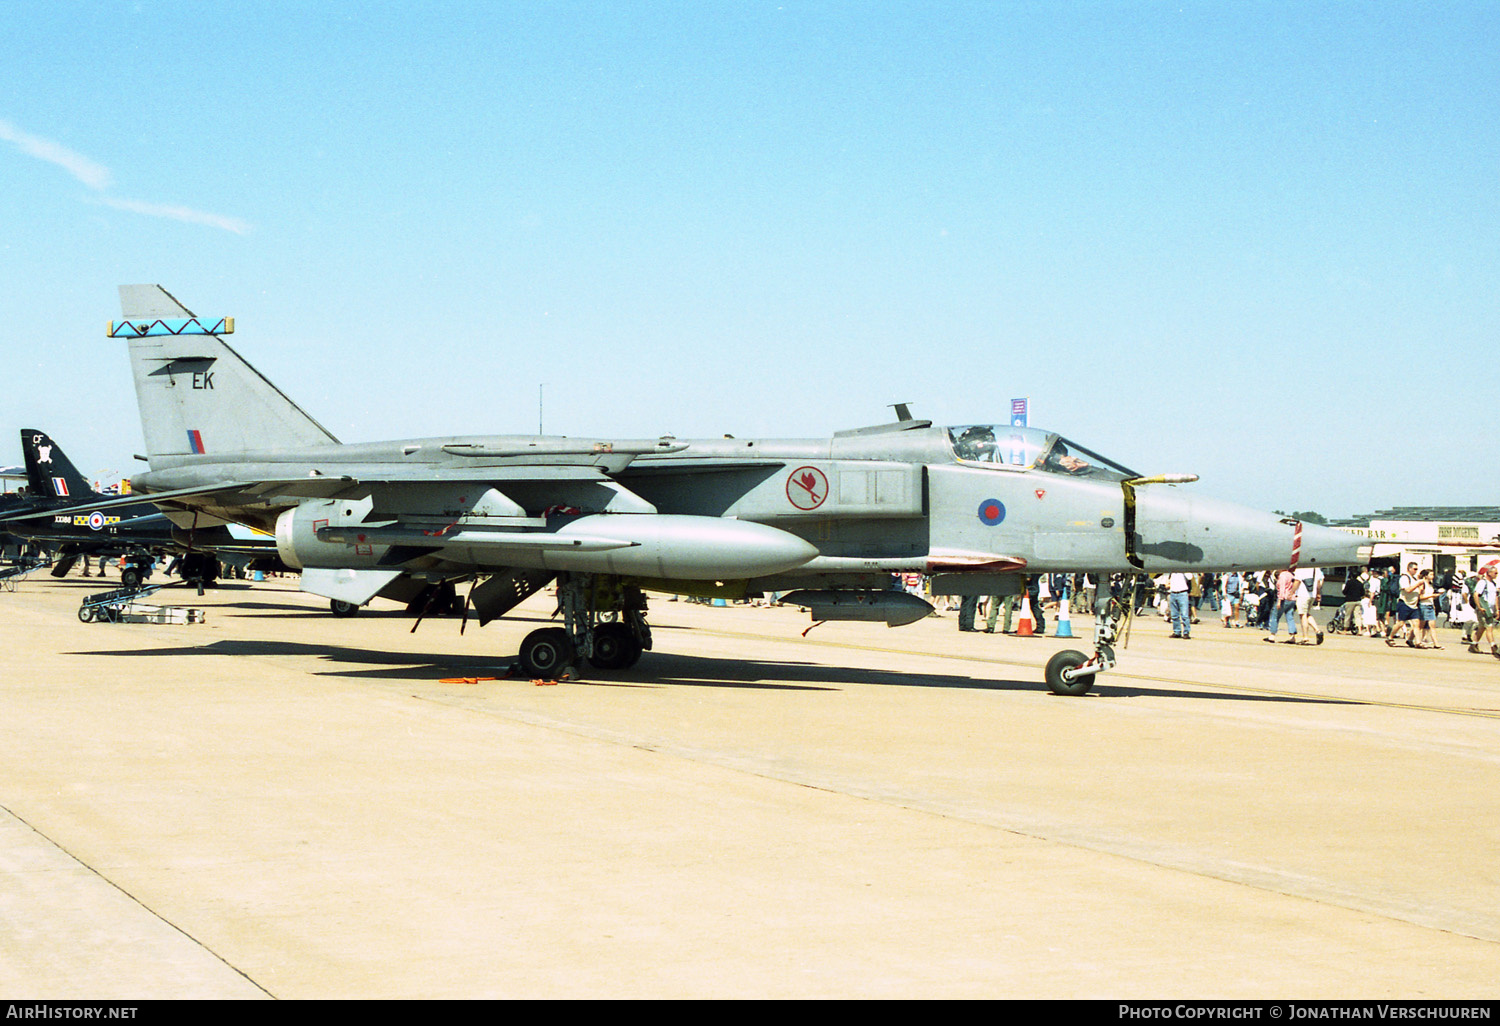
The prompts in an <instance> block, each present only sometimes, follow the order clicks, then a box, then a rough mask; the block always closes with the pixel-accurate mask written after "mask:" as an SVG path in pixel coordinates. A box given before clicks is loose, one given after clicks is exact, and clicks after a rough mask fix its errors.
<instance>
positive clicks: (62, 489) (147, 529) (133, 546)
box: [0, 428, 275, 587]
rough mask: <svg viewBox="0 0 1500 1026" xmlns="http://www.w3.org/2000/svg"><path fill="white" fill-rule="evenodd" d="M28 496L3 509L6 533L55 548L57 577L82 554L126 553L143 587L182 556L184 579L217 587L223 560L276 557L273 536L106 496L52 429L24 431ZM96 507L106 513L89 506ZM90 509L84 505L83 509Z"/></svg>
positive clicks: (131, 576) (125, 574) (127, 578)
mask: <svg viewBox="0 0 1500 1026" xmlns="http://www.w3.org/2000/svg"><path fill="white" fill-rule="evenodd" d="M21 451H22V452H23V453H24V455H25V460H26V477H27V487H28V494H27V495H24V496H19V497H17V501H15V502H14V503H11V504H9V508H0V517H3V518H4V519H5V520H6V521H8V523H7V524H6V529H7V530H8V531H9V532H10V533H12V534H15V535H17V536H19V537H22V538H25V539H27V540H29V541H33V542H37V543H39V544H41V545H44V546H46V547H47V548H50V549H52V550H53V551H54V553H55V554H56V557H57V560H56V562H55V563H54V564H53V568H52V575H53V576H54V577H63V576H66V575H67V573H68V571H69V570H71V569H72V568H73V566H74V565H75V564H76V563H77V561H78V559H79V558H80V557H82V556H98V557H100V558H101V559H112V558H115V557H119V556H123V557H124V558H125V568H124V569H123V570H122V571H121V573H120V581H121V583H122V584H124V585H125V586H126V587H136V586H137V585H139V584H140V583H141V582H142V581H143V580H144V579H145V577H146V576H147V575H148V574H149V573H150V568H151V566H152V564H153V563H154V562H155V559H156V557H157V556H159V555H163V554H166V553H176V554H181V555H182V565H181V571H182V577H183V578H184V579H185V580H195V581H198V582H200V583H205V584H206V583H209V582H212V581H213V580H215V579H216V578H217V577H218V575H219V561H220V558H221V557H223V558H233V557H230V556H229V555H228V553H230V552H232V553H234V554H235V556H238V557H240V558H246V557H255V556H259V557H263V558H272V559H274V557H275V548H274V542H273V541H272V540H271V539H270V538H269V537H263V538H262V539H261V540H259V541H257V540H256V539H254V538H248V539H241V538H236V537H234V536H233V535H232V534H231V533H230V532H229V531H228V530H227V529H225V528H223V527H213V528H205V529H204V530H202V531H196V532H195V531H192V530H183V529H181V528H179V527H177V526H176V525H175V524H173V523H172V521H171V520H169V519H168V518H167V517H166V516H165V515H164V514H163V513H162V512H161V510H159V509H158V508H157V507H156V505H155V504H153V503H152V502H150V501H148V500H147V499H145V498H141V499H139V500H136V501H133V502H132V501H130V500H128V499H127V500H123V503H122V500H121V498H120V497H119V496H115V495H108V494H104V493H101V492H98V491H95V490H94V488H93V487H92V486H91V485H90V484H89V482H88V480H87V479H86V478H85V477H84V476H83V474H82V473H80V472H79V470H78V468H77V467H76V466H74V465H73V461H72V460H70V459H68V457H67V454H66V453H64V452H63V451H62V448H61V447H60V446H59V445H58V444H57V443H56V442H54V441H53V440H52V438H51V436H49V435H48V434H47V433H46V432H44V431H38V430H37V429H35V428H22V429H21ZM88 506H96V507H98V508H94V509H89V508H86V507H88ZM80 507H84V508H80Z"/></svg>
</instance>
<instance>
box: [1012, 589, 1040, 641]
mask: <svg viewBox="0 0 1500 1026" xmlns="http://www.w3.org/2000/svg"><path fill="white" fill-rule="evenodd" d="M1035 633H1036V627H1035V621H1034V620H1033V619H1032V616H1031V597H1030V596H1028V595H1022V596H1021V619H1020V621H1019V622H1018V623H1017V624H1016V637H1018V638H1029V637H1031V636H1032V635H1033V634H1035Z"/></svg>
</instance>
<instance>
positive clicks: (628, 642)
mask: <svg viewBox="0 0 1500 1026" xmlns="http://www.w3.org/2000/svg"><path fill="white" fill-rule="evenodd" d="M557 604H558V611H559V612H561V613H562V616H563V626H562V627H543V628H542V629H541V630H536V631H532V632H531V633H530V634H528V635H527V636H526V640H525V641H523V642H522V643H521V653H520V662H521V669H522V671H523V672H524V673H526V674H529V675H530V676H533V677H540V678H543V679H551V678H556V677H559V676H561V675H563V674H565V673H567V672H568V671H570V670H572V669H574V668H576V667H577V665H578V661H579V660H581V659H586V660H588V662H589V664H590V665H592V666H593V667H595V668H596V669H600V670H625V669H629V668H630V667H632V666H634V665H635V664H636V661H637V660H638V659H640V657H641V653H642V652H644V651H645V650H647V649H649V648H650V647H651V628H650V626H648V625H647V623H646V596H645V595H643V594H642V593H641V589H639V588H637V587H636V586H635V585H633V584H626V583H625V582H624V581H622V580H621V579H620V578H618V577H609V576H604V575H601V574H574V573H564V574H559V575H558V578H557Z"/></svg>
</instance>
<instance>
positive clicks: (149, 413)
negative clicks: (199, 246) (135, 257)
mask: <svg viewBox="0 0 1500 1026" xmlns="http://www.w3.org/2000/svg"><path fill="white" fill-rule="evenodd" d="M120 306H121V308H122V311H123V312H124V314H125V320H124V321H114V322H112V323H111V324H110V332H109V333H110V336H111V337H112V338H123V339H127V340H128V345H129V346H130V369H131V372H132V374H133V375H134V377H135V394H136V400H137V402H138V403H139V404H140V410H141V428H142V431H143V432H144V434H145V436H146V455H147V458H148V459H149V460H150V463H151V466H152V467H153V468H159V467H163V466H172V465H174V464H176V463H180V462H182V461H183V459H185V458H187V457H192V456H201V455H205V454H207V455H214V454H218V453H238V452H249V451H253V450H257V449H284V448H302V447H305V446H314V445H336V444H338V439H337V438H335V437H334V436H333V435H332V434H330V433H329V432H328V431H327V430H326V429H325V428H324V427H323V426H322V425H321V424H319V423H318V422H317V421H315V420H313V419H312V418H311V417H309V416H308V415H307V414H306V413H305V412H303V410H302V408H301V407H299V406H298V405H297V404H296V403H294V402H292V401H291V400H290V399H288V398H287V397H286V396H285V395H284V394H283V393H282V391H281V390H280V389H279V388H277V387H276V386H275V385H273V384H271V382H269V381H267V380H266V379H265V377H263V376H262V375H261V373H260V372H259V371H257V370H256V369H255V368H254V367H252V366H250V364H248V363H246V362H245V360H244V358H243V357H241V356H240V354H239V353H237V352H235V351H234V350H233V349H231V348H230V347H229V344H228V343H226V342H225V341H224V340H223V338H222V337H221V336H223V335H227V334H229V333H230V332H232V331H234V321H233V319H232V318H227V317H224V318H212V317H195V316H194V315H193V313H192V311H190V310H189V309H188V308H187V307H185V306H183V305H182V304H181V303H179V302H178V301H177V300H176V298H175V297H173V296H172V294H171V293H169V292H168V291H167V290H166V289H164V288H162V287H161V286H160V285H121V286H120Z"/></svg>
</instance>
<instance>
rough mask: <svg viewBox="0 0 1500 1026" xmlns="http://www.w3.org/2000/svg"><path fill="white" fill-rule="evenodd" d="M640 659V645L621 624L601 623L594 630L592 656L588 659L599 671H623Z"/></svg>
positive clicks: (629, 630)
mask: <svg viewBox="0 0 1500 1026" xmlns="http://www.w3.org/2000/svg"><path fill="white" fill-rule="evenodd" d="M640 657H641V643H640V642H639V641H638V640H636V636H635V632H634V631H632V630H631V629H630V628H629V627H627V626H626V625H625V624H623V623H601V624H600V625H599V626H598V627H596V628H594V654H593V655H591V656H590V657H589V662H590V663H593V664H594V665H595V666H597V667H598V668H599V669H601V670H623V669H625V668H627V667H630V666H634V665H635V663H636V660H638V659H640Z"/></svg>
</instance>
